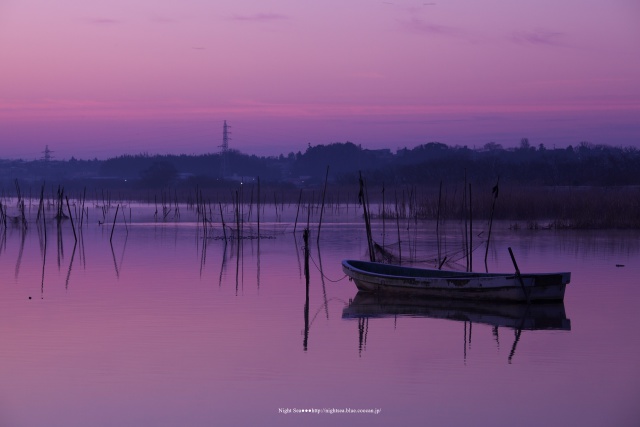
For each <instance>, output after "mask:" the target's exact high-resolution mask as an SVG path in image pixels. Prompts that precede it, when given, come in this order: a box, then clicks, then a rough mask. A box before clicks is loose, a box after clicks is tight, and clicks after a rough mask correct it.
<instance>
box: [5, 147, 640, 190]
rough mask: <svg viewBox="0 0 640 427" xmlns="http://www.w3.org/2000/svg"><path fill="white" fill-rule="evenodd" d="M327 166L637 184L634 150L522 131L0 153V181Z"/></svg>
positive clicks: (407, 179)
mask: <svg viewBox="0 0 640 427" xmlns="http://www.w3.org/2000/svg"><path fill="white" fill-rule="evenodd" d="M327 166H329V167H330V179H331V181H332V182H333V183H337V184H346V185H352V184H353V183H354V182H357V176H358V172H359V171H363V173H365V175H366V177H367V181H368V182H369V183H371V184H374V185H379V184H381V183H385V184H388V185H394V184H399V185H427V186H429V185H431V186H435V185H438V182H439V181H446V180H456V181H459V180H461V179H462V177H464V176H467V177H468V178H469V180H473V181H474V182H476V183H491V182H493V181H495V180H496V178H497V177H498V176H499V177H500V179H501V181H502V182H509V183H510V184H523V185H537V186H625V185H640V151H639V150H638V149H637V148H634V147H612V146H607V145H595V144H591V143H588V142H581V143H580V144H578V145H577V146H576V147H573V146H569V147H567V148H547V147H545V146H544V145H543V144H539V145H538V146H535V145H533V144H531V143H530V142H529V140H528V139H526V138H523V139H522V140H521V141H520V144H519V146H518V147H517V148H509V149H505V148H503V147H502V146H501V145H500V144H496V143H493V142H489V143H487V144H485V145H484V146H482V147H480V148H469V147H467V146H447V145H445V144H442V143H439V142H429V143H427V144H422V145H419V146H417V147H415V148H410V149H409V148H401V149H398V150H397V151H396V152H395V153H394V152H392V151H391V150H389V149H381V150H370V149H365V148H362V147H361V146H359V145H356V144H353V143H351V142H345V143H333V144H327V145H315V146H311V145H309V146H308V147H307V149H306V150H305V152H304V153H303V152H300V151H298V152H297V153H294V152H291V153H289V154H288V155H286V156H285V155H280V156H272V157H258V156H256V155H249V154H243V153H241V152H239V151H236V150H229V151H227V152H225V153H216V154H203V155H184V154H183V155H149V154H147V153H143V154H138V155H122V156H118V157H114V158H110V159H107V160H97V159H93V160H78V159H75V158H72V159H71V160H68V161H53V160H50V161H44V160H36V161H24V160H0V180H1V181H2V182H3V184H4V185H5V186H6V185H8V184H10V183H11V182H12V181H13V180H15V179H20V180H28V181H34V182H35V181H43V180H46V181H56V182H68V183H70V184H72V183H75V184H76V185H79V184H80V183H84V184H85V185H86V183H87V182H88V181H91V180H93V181H96V182H100V183H102V184H103V185H105V186H109V185H116V183H117V185H119V186H123V183H124V182H126V183H127V186H130V187H138V188H160V187H168V186H180V185H183V186H193V185H199V186H202V187H213V186H224V185H225V183H229V182H232V181H238V180H242V179H254V178H256V177H260V179H261V180H262V181H263V182H270V183H281V184H283V185H291V186H298V187H305V186H317V185H321V183H322V182H323V181H324V177H325V173H326V168H327Z"/></svg>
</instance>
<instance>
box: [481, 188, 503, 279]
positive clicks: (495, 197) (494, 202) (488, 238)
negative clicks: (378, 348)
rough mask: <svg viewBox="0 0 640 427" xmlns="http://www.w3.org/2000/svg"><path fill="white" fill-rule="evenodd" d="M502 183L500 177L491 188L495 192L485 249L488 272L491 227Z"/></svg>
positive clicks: (485, 262) (486, 269) (485, 266)
mask: <svg viewBox="0 0 640 427" xmlns="http://www.w3.org/2000/svg"><path fill="white" fill-rule="evenodd" d="M499 183H500V177H498V180H497V181H496V185H495V186H494V187H493V188H492V189H491V193H493V203H492V204H491V215H490V216H489V234H488V235H487V247H486V248H485V251H484V269H485V271H486V272H487V273H488V272H489V267H488V266H487V256H488V255H489V242H490V241H491V228H492V226H493V212H494V210H495V208H496V200H497V199H498V191H499V189H498V184H499Z"/></svg>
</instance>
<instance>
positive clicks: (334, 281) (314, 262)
mask: <svg viewBox="0 0 640 427" xmlns="http://www.w3.org/2000/svg"><path fill="white" fill-rule="evenodd" d="M309 258H311V261H312V262H313V265H315V266H316V268H317V269H318V271H319V272H320V274H321V275H322V277H324V278H325V279H327V280H328V281H330V282H333V283H338V282H340V281H342V280H344V279H345V278H346V277H347V275H346V274H345V275H344V276H342V277H341V278H339V279H338V280H333V279H330V278H329V277H327V276H326V275H325V274H324V272H323V271H322V270H321V269H320V267H318V264H316V260H315V259H313V257H312V256H311V253H309Z"/></svg>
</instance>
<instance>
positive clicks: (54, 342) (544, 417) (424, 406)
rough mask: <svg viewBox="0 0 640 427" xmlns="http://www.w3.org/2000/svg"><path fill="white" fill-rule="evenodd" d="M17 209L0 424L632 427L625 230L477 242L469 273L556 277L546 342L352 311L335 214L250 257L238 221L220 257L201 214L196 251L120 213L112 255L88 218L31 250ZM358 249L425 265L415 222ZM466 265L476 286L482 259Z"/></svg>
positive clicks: (191, 222) (427, 255) (492, 328)
mask: <svg viewBox="0 0 640 427" xmlns="http://www.w3.org/2000/svg"><path fill="white" fill-rule="evenodd" d="M36 209H37V206H35V207H31V206H30V208H29V214H30V218H33V219H32V220H31V222H30V223H29V225H28V229H27V230H26V231H24V230H23V229H22V228H21V226H20V225H19V224H18V225H12V224H9V226H8V227H7V229H6V231H5V230H1V231H0V234H1V236H0V266H1V268H0V275H1V276H0V277H1V280H0V336H1V337H2V341H1V344H0V372H1V376H2V379H3V381H2V384H1V385H0V425H3V426H12V427H23V426H25V427H26V426H49V427H51V426H64V427H71V426H127V425H131V426H178V425H180V426H213V425H227V426H236V425H237V426H249V425H251V426H256V425H261V426H262V425H264V426H288V425H291V426H293V425H296V426H297V425H309V426H327V425H331V426H342V425H345V426H347V425H348V426H369V427H370V426H389V425H402V426H423V425H428V426H460V425H474V426H475V425H482V426H493V427H495V426H513V425H518V426H540V425H545V426H574V425H576V426H577V425H579V426H582V427H585V426H594V427H595V426H598V427H599V426H605V425H607V426H637V425H639V424H640V409H639V408H638V405H637V402H638V400H639V398H640V363H638V361H639V360H640V335H639V334H638V333H637V331H636V330H635V327H636V326H638V305H639V303H640V283H639V280H638V277H640V262H639V261H640V232H638V231H553V230H535V231H533V230H526V229H523V228H521V229H520V230H511V229H510V224H509V223H496V224H494V226H493V231H492V233H493V234H492V237H491V239H492V241H491V245H490V251H489V252H488V260H487V267H488V269H489V271H495V272H497V271H507V272H510V271H513V268H514V267H513V265H512V262H511V259H510V257H509V254H508V251H507V248H508V247H512V248H513V251H514V253H515V256H516V259H517V261H518V265H519V267H520V270H521V271H523V272H538V271H540V272H542V271H548V272H552V271H570V272H571V273H572V279H571V283H570V284H569V285H568V286H567V291H566V296H565V300H564V304H563V305H560V306H557V305H556V306H555V307H553V308H552V310H551V311H552V312H551V313H550V314H548V317H549V318H550V321H551V323H548V322H547V323H545V322H546V321H548V320H549V318H547V317H544V318H543V319H538V321H539V324H537V326H536V325H533V326H531V327H523V328H518V327H517V326H518V325H524V324H523V323H520V319H519V316H530V315H531V312H523V311H520V312H518V311H517V310H516V315H515V317H514V316H511V317H510V315H505V314H504V313H501V311H500V310H501V309H500V308H499V307H495V306H492V305H491V304H488V307H487V312H486V313H485V314H484V316H481V317H480V318H479V317H474V316H473V314H474V313H470V312H469V311H468V310H467V311H465V308H464V307H454V310H453V311H451V310H449V312H448V313H449V315H447V314H446V313H447V311H446V310H445V311H441V312H442V313H444V314H443V315H442V316H437V315H435V316H434V315H433V314H432V313H433V312H434V311H433V310H427V309H425V307H420V304H418V307H414V308H413V309H408V310H405V311H404V312H402V311H398V310H397V307H396V306H394V305H393V304H392V302H389V301H384V300H382V301H379V300H378V301H376V300H375V299H374V301H373V303H372V304H371V305H367V302H366V295H365V296H364V297H365V300H363V296H362V295H357V291H356V287H355V285H354V284H353V283H352V282H350V281H348V280H347V279H346V278H345V277H344V273H343V272H342V270H341V265H340V262H341V260H343V259H345V258H357V259H366V257H367V252H366V250H367V243H366V237H365V232H364V224H363V221H362V219H361V216H360V213H359V211H357V210H356V208H355V207H353V206H351V207H349V210H344V209H342V210H339V209H333V210H327V211H326V212H325V213H324V218H323V223H322V227H321V231H320V239H319V243H318V240H317V236H318V222H319V218H318V212H317V211H316V212H313V214H309V216H308V212H307V211H306V210H305V209H303V210H302V212H300V214H299V222H298V223H297V224H295V219H294V218H295V217H296V216H297V215H298V212H296V210H295V208H294V207H288V208H284V207H283V208H282V211H281V212H280V214H279V215H278V214H277V213H275V214H273V213H272V214H271V215H270V214H269V213H268V212H263V219H262V223H261V225H260V226H261V229H260V236H261V238H260V239H258V238H257V236H258V232H257V224H256V212H255V211H254V212H249V211H248V209H249V208H244V207H243V214H244V218H246V219H250V221H251V222H248V223H246V224H243V225H242V227H243V235H242V236H243V238H242V239H235V238H234V239H230V238H229V240H228V241H227V242H226V243H225V240H224V235H223V233H222V231H221V227H220V224H219V223H218V221H219V215H218V220H215V216H214V224H213V228H212V230H211V231H210V232H209V233H208V234H207V236H206V238H204V237H205V236H204V234H203V230H202V226H201V224H199V223H198V221H197V217H196V215H195V212H194V211H193V210H188V209H187V208H186V206H183V207H182V208H181V215H180V218H179V219H178V218H174V214H171V215H168V216H167V217H166V218H165V220H164V221H163V220H161V219H158V220H157V221H156V219H155V217H154V215H153V207H150V206H147V205H131V206H127V207H125V208H124V209H123V211H124V212H125V218H126V220H127V223H126V224H125V223H124V222H123V221H122V219H121V218H119V219H118V221H117V224H116V226H115V228H114V229H113V236H112V235H111V233H112V227H113V224H112V221H113V217H114V213H115V212H114V211H115V209H113V208H112V209H110V210H109V212H108V214H107V215H105V216H104V217H103V215H102V211H101V210H100V209H99V208H96V207H91V209H90V211H89V212H90V213H89V216H90V217H89V221H85V225H84V226H83V231H82V233H81V236H79V237H81V238H80V239H79V240H78V242H77V243H74V235H73V232H72V230H71V225H70V223H69V221H68V220H67V221H63V223H62V225H61V229H60V233H58V230H57V226H56V223H55V221H53V220H52V217H53V211H47V226H46V244H45V236H44V234H45V229H44V228H43V227H42V226H41V224H40V225H37V224H36V223H35V210H36ZM245 209H247V210H245ZM267 209H271V210H273V206H271V207H269V208H267ZM225 212H226V213H225V215H226V220H227V222H229V223H231V225H233V226H235V224H233V212H232V211H231V210H226V211H225ZM250 215H252V217H250ZM307 218H309V220H310V229H311V244H310V260H309V267H310V279H309V293H308V295H307V292H306V286H305V276H304V251H303V241H302V235H301V232H302V229H303V227H304V226H306V224H305V223H306V221H307ZM105 219H107V220H105ZM76 220H77V218H76ZM98 220H105V221H104V224H103V225H98V224H97V222H98ZM294 224H295V228H296V233H295V234H294V233H293V229H294ZM78 225H79V224H76V225H75V226H76V227H78ZM227 225H229V224H227ZM474 227H477V229H474V236H476V237H474V239H475V240H474V243H475V244H479V243H480V242H481V241H482V239H483V238H485V236H486V235H487V234H486V230H485V229H486V224H484V223H482V222H480V221H478V222H477V225H474ZM398 230H399V233H400V241H401V246H400V247H398V246H397V242H398ZM460 230H461V225H460V224H458V223H454V222H452V221H450V222H448V223H447V224H445V225H443V227H442V229H441V230H440V231H439V233H440V235H441V239H440V242H441V244H440V250H441V252H442V253H443V254H445V253H447V254H451V258H450V259H455V258H456V255H455V254H458V256H457V258H458V260H457V265H458V266H459V267H460V266H461V267H462V268H464V263H465V260H464V259H460V256H459V254H460V247H461V246H462V243H461V242H462V237H461V236H462V233H461V231H460ZM481 230H484V231H483V233H482V234H480V232H481ZM78 234H80V232H79V231H78ZM228 234H229V236H228V237H231V236H232V235H233V231H232V230H231V229H229V230H228ZM478 234H480V236H478ZM374 235H375V238H376V240H377V241H380V242H381V241H383V240H384V241H385V244H387V245H390V248H391V249H394V250H396V251H398V250H401V251H402V254H403V257H405V258H407V257H411V258H414V259H416V260H423V261H427V260H432V259H433V257H434V254H437V251H438V249H437V248H438V245H437V241H436V238H435V224H434V223H433V222H422V221H417V222H415V221H407V220H403V221H402V222H401V223H399V224H396V223H395V222H392V221H388V220H387V221H386V222H385V224H384V225H383V224H382V222H381V221H380V220H377V221H376V222H375V223H374ZM473 257H474V260H473V265H474V269H475V270H477V271H484V270H485V265H484V246H479V247H478V248H477V249H476V250H475V251H474V254H473ZM429 262H432V261H428V262H427V264H428V263H429ZM429 266H430V267H432V265H429ZM307 298H308V305H307ZM363 301H364V304H362V302H363ZM372 309H373V311H372V312H371V313H370V314H366V310H372ZM363 311H364V312H365V314H362V313H363ZM436 311H437V310H436ZM354 313H360V314H356V315H354ZM429 313H431V314H429ZM451 313H453V315H450V314H451ZM518 313H520V314H518ZM545 316H547V314H545ZM509 322H511V323H509ZM510 325H511V326H510ZM514 325H515V326H514Z"/></svg>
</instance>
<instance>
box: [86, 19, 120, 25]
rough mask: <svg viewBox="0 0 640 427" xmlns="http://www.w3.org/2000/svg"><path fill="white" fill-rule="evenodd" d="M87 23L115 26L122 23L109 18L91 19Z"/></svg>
mask: <svg viewBox="0 0 640 427" xmlns="http://www.w3.org/2000/svg"><path fill="white" fill-rule="evenodd" d="M89 23H90V24H94V25H116V24H120V23H122V21H119V20H117V19H111V18H92V19H89Z"/></svg>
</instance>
